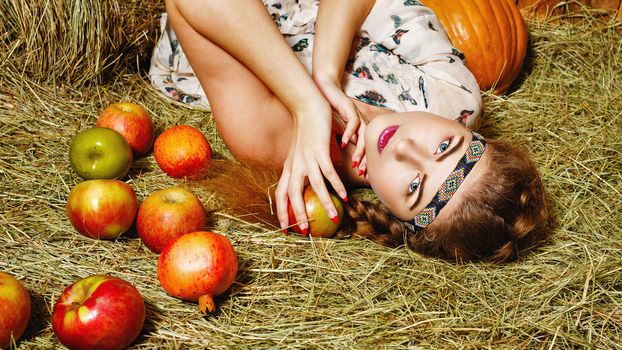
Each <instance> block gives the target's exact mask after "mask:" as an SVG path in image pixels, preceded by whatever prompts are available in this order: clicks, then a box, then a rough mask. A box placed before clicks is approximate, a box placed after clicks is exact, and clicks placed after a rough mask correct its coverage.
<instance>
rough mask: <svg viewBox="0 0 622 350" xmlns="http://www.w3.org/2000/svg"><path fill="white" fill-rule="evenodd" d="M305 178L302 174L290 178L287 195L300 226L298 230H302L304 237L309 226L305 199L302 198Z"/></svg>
mask: <svg viewBox="0 0 622 350" xmlns="http://www.w3.org/2000/svg"><path fill="white" fill-rule="evenodd" d="M304 177H305V176H304V174H302V173H299V174H296V175H293V176H292V177H290V179H289V186H288V189H287V194H288V196H289V201H290V204H291V206H292V211H293V212H294V216H295V217H296V223H297V224H298V228H300V231H301V232H302V234H303V235H307V230H308V227H309V224H308V219H307V211H306V209H305V203H304V199H303V197H302V191H303V188H304Z"/></svg>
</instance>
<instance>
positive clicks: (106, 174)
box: [69, 128, 133, 180]
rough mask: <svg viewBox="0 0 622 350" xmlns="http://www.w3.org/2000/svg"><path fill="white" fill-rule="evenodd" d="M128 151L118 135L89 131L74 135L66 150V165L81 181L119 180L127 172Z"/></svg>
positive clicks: (98, 129) (106, 129)
mask: <svg viewBox="0 0 622 350" xmlns="http://www.w3.org/2000/svg"><path fill="white" fill-rule="evenodd" d="M132 158H133V156H132V150H131V148H130V146H129V145H128V143H127V141H125V139H124V138H123V136H121V134H119V133H118V132H116V131H114V130H112V129H108V128H91V129H86V130H83V131H81V132H79V133H77V134H76V136H74V137H73V139H72V140H71V145H70V146H69V163H70V164H71V167H72V168H73V170H74V171H75V172H76V174H78V175H79V176H80V177H81V178H83V179H86V180H89V179H120V178H122V177H124V176H125V175H126V174H127V172H128V171H129V170H130V166H131V165H132Z"/></svg>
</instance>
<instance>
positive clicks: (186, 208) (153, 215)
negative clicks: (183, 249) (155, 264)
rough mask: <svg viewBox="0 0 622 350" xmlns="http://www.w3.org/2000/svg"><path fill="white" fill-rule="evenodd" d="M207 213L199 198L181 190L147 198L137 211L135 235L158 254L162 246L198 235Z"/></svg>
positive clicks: (172, 190)
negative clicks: (191, 234) (188, 236)
mask: <svg viewBox="0 0 622 350" xmlns="http://www.w3.org/2000/svg"><path fill="white" fill-rule="evenodd" d="M205 222H206V213H205V208H204V207H203V204H201V200H199V197H197V196H196V195H194V194H193V193H192V192H190V191H189V190H187V189H185V188H182V187H170V188H167V189H164V190H159V191H155V192H153V193H152V194H150V195H149V196H148V197H147V198H146V199H145V200H144V201H143V203H142V204H141V205H140V208H138V215H137V216H136V231H137V233H138V236H139V237H140V239H141V240H142V241H143V243H144V244H145V246H147V248H149V249H151V251H153V252H154V253H160V252H161V251H162V249H163V248H164V246H165V245H166V244H167V243H168V242H170V241H171V240H173V239H174V238H177V237H178V236H181V235H182V234H184V233H189V232H194V231H200V230H202V229H203V226H205Z"/></svg>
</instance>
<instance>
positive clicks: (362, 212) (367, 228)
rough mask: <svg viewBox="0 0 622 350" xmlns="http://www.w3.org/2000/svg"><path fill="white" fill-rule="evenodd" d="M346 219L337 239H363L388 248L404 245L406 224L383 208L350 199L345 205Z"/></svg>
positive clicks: (354, 198)
mask: <svg viewBox="0 0 622 350" xmlns="http://www.w3.org/2000/svg"><path fill="white" fill-rule="evenodd" d="M344 209H345V212H346V214H347V215H346V219H345V220H344V223H343V226H342V228H341V230H340V231H339V232H338V233H337V235H336V236H335V238H349V237H357V236H358V237H363V238H367V239H369V240H372V241H374V242H376V243H379V244H381V245H384V246H388V247H399V246H401V245H403V244H404V235H405V233H406V231H405V227H404V223H403V222H402V221H401V220H399V219H398V218H396V217H394V216H393V215H391V214H389V212H388V211H387V210H386V209H385V208H384V207H382V206H380V205H378V204H376V203H373V202H369V201H363V200H359V199H357V198H356V197H352V198H350V200H349V202H348V203H346V204H345V205H344Z"/></svg>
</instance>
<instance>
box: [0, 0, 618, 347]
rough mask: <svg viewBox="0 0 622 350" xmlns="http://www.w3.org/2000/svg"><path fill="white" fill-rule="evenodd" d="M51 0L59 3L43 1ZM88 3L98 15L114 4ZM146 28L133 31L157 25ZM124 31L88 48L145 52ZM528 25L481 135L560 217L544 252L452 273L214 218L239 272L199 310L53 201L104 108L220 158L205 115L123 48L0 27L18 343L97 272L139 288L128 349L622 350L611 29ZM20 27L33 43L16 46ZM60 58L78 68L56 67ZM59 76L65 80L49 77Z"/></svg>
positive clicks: (1, 134) (156, 173) (66, 185)
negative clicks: (122, 106)
mask: <svg viewBox="0 0 622 350" xmlns="http://www.w3.org/2000/svg"><path fill="white" fill-rule="evenodd" d="M16 3H20V2H19V1H18V0H7V1H5V2H3V3H2V4H0V9H1V11H2V13H0V15H1V16H0V21H2V20H4V21H5V22H4V23H3V22H0V28H7V25H15V23H9V24H7V21H6V19H7V17H6V11H7V9H8V8H10V7H11V6H13V5H14V4H16ZM59 3H65V2H63V1H60V2H49V3H47V4H48V5H49V6H56V5H55V4H59ZM67 3H68V1H67ZM75 3H78V2H75ZM134 3H136V2H134ZM20 4H21V5H19V6H17V7H20V6H21V7H20V8H22V9H23V8H24V6H25V5H24V4H25V3H20ZM89 4H90V2H89ZM93 4H95V2H93ZM93 4H91V5H93ZM98 4H99V5H100V6H101V7H100V9H104V10H102V11H108V10H106V9H110V8H114V6H113V7H110V6H111V5H105V4H103V3H101V4H100V3H98ZM128 4H129V3H128ZM20 16H22V15H20ZM44 16H45V15H44ZM21 18H22V19H26V18H27V15H23V17H21ZM63 18H65V17H63ZM48 19H49V18H44V19H43V20H42V23H45V21H47V20H48ZM128 20H129V19H128ZM156 21H157V19H156V18H155V17H153V18H151V19H149V20H147V21H146V22H147V23H146V24H145V23H143V24H139V25H137V27H138V28H139V31H140V30H143V29H141V28H154V27H155V26H156ZM27 24H28V25H33V23H27ZM46 25H47V24H46ZM617 26H618V28H619V24H617ZM87 27H89V28H90V25H87ZM30 28H32V27H30ZM110 28H114V26H111V27H109V28H108V29H110ZM4 30H5V29H3V30H0V33H2V32H3V31H4ZM124 30H125V31H126V32H125V33H126V34H124V35H125V38H126V39H123V40H119V41H118V42H117V43H116V44H114V45H113V44H111V43H107V44H106V45H109V46H105V45H104V46H102V48H106V49H107V50H108V49H109V50H111V51H110V52H115V53H118V52H119V51H115V50H123V48H124V47H130V46H132V45H134V46H133V47H148V46H149V44H150V41H149V39H150V38H153V35H154V34H153V32H150V33H149V35H144V34H138V37H140V38H143V39H141V40H138V41H136V38H138V37H137V36H135V35H136V34H131V32H130V30H129V29H127V28H124ZM529 30H530V40H531V47H530V49H529V57H528V62H527V64H526V67H525V70H524V74H523V76H522V77H521V81H520V82H518V83H517V84H516V87H515V89H514V91H513V92H512V93H511V94H509V95H507V96H502V97H495V96H491V95H486V96H485V99H486V106H487V107H486V112H485V115H486V118H487V122H486V123H485V125H483V127H482V128H483V129H482V130H483V133H484V134H485V135H487V136H496V137H499V138H502V139H506V140H513V141H516V142H522V143H525V144H526V145H527V147H528V148H529V149H530V150H531V152H532V154H533V156H534V158H535V160H536V162H537V164H538V165H539V169H540V171H541V172H542V175H543V178H544V181H545V183H546V186H547V190H548V193H549V195H550V197H551V201H552V203H553V206H554V208H555V211H556V214H557V219H558V224H557V225H556V227H555V229H554V232H553V233H552V240H551V242H550V243H549V244H547V245H545V246H543V247H541V248H540V249H538V250H537V251H535V252H533V253H532V254H530V255H528V256H526V257H525V258H524V259H522V260H521V261H519V262H518V263H514V264H509V265H504V266H489V265H481V264H464V265H460V264H458V265H454V264H448V263H444V262H439V261H435V260H432V259H427V258H423V257H421V256H418V255H416V254H414V253H411V252H409V251H407V250H405V249H396V250H390V249H387V248H384V247H381V246H378V245H375V244H373V243H370V242H367V241H336V240H317V239H316V240H308V239H306V238H301V237H297V236H283V235H282V234H280V233H278V232H271V231H268V230H266V229H262V228H261V227H256V226H252V225H249V224H247V223H245V222H244V221H243V220H240V219H239V218H234V217H230V216H227V215H226V214H223V213H218V212H216V213H213V215H212V216H211V221H210V225H211V226H212V228H213V229H215V230H217V231H219V232H222V233H224V234H226V235H227V236H228V237H230V239H231V240H232V242H233V244H234V246H235V249H236V251H237V253H238V256H239V259H240V272H239V275H238V278H237V280H236V282H235V284H234V286H233V288H232V289H231V292H230V294H229V295H227V296H225V297H223V298H221V299H220V300H219V311H218V313H217V314H215V315H213V316H208V317H202V316H201V315H200V314H199V312H198V310H197V308H196V305H194V304H192V303H187V302H182V301H180V300H177V299H175V298H172V297H170V296H168V295H167V294H166V293H165V292H164V290H163V289H162V288H161V287H160V286H159V284H158V281H157V277H156V273H155V270H156V262H157V256H156V255H155V254H153V253H151V252H150V251H148V250H147V249H146V248H145V247H144V246H142V245H141V243H140V240H139V239H138V238H137V237H136V235H135V233H133V232H130V233H129V234H126V235H124V236H122V237H121V238H120V239H118V240H117V241H95V240H90V239H87V238H83V237H81V236H80V235H78V234H77V233H76V232H75V231H74V230H73V228H72V227H71V225H70V224H69V221H68V219H67V217H66V215H65V212H64V207H65V203H66V199H67V195H68V193H69V190H70V189H71V188H72V187H73V186H74V185H76V184H77V183H78V182H80V179H79V178H78V177H77V176H76V175H75V174H74V173H73V172H72V171H71V169H70V167H69V162H68V154H67V153H68V148H69V142H70V140H71V138H72V137H73V135H75V133H76V132H78V131H79V130H82V129H85V128H88V127H90V126H92V125H94V122H95V119H96V117H97V114H98V112H99V111H100V110H101V109H102V108H103V107H104V106H106V105H107V104H109V103H112V102H116V101H119V100H130V101H136V102H139V103H141V104H143V105H144V106H145V107H146V108H147V109H148V110H149V111H150V112H151V113H152V116H153V118H154V121H155V123H156V125H157V127H158V130H163V129H164V128H167V127H169V126H171V125H175V124H179V123H188V124H191V125H194V126H196V127H198V128H200V129H201V130H202V131H204V133H205V134H206V135H207V137H208V139H209V140H210V142H211V143H212V145H213V146H214V148H215V149H216V150H217V152H218V153H219V154H220V156H222V157H229V153H228V152H227V150H226V148H225V146H224V144H223V143H222V140H221V139H220V138H219V136H218V135H217V133H216V131H215V129H214V123H213V120H212V119H211V115H210V114H209V113H205V112H197V111H192V110H188V109H184V108H181V107H177V106H173V105H171V104H168V103H166V102H164V101H163V100H162V99H161V98H160V97H158V96H157V95H156V94H155V93H154V92H153V91H152V90H151V88H150V87H149V85H148V83H147V82H146V81H145V78H144V74H142V73H141V72H140V71H137V70H136V69H135V68H133V67H134V66H135V65H129V66H125V65H121V64H119V62H130V61H136V56H135V55H134V53H133V52H132V51H131V50H130V51H127V52H125V51H124V55H123V56H120V57H117V56H109V55H108V54H107V52H102V53H101V54H99V55H98V54H97V52H96V51H93V47H91V48H89V49H88V50H87V49H86V48H84V50H87V51H81V52H80V53H79V55H74V54H77V52H75V51H72V52H71V54H69V53H67V54H63V53H62V50H61V48H60V47H56V46H55V45H53V44H51V43H50V42H47V43H48V44H46V45H47V46H46V45H40V47H42V48H44V50H45V51H44V52H45V54H44V53H33V52H31V51H29V50H31V49H32V48H34V47H37V46H36V45H34V44H35V42H27V41H28V40H42V41H45V40H46V39H45V38H42V37H38V38H34V36H36V35H44V34H45V33H43V34H35V33H30V35H33V37H31V36H28V33H29V32H28V30H23V31H22V30H10V31H4V33H5V34H4V37H3V40H2V41H0V45H1V46H0V68H1V69H0V177H1V182H0V226H1V228H0V270H2V271H5V272H8V273H11V274H13V275H15V276H17V277H18V278H19V279H20V280H21V281H22V282H23V283H24V285H25V286H26V287H27V288H28V290H29V291H30V293H31V296H32V299H33V316H32V321H31V325H30V327H29V329H28V331H27V334H26V335H25V337H24V338H23V339H22V340H21V341H20V342H19V343H18V346H19V348H21V349H30V348H36V349H55V348H58V347H59V346H60V345H59V343H58V342H57V340H56V338H55V337H54V334H53V332H52V329H51V325H50V312H51V309H52V307H53V304H54V302H55V300H56V298H57V297H58V295H59V294H60V292H61V291H62V290H63V289H64V288H65V287H66V286H68V285H69V284H71V283H73V282H74V281H75V280H77V279H79V278H81V277H86V276H88V275H90V274H95V273H106V274H111V275H114V276H118V277H121V278H124V279H126V280H128V281H130V282H131V283H133V284H134V285H136V286H137V288H138V289H139V290H140V292H141V293H142V295H143V297H144V299H145V302H146V304H147V309H148V312H147V320H146V323H145V326H144V329H143V332H142V334H141V336H140V337H139V339H138V340H137V341H136V342H135V343H134V345H133V347H134V348H136V349H160V348H232V347H235V348H268V347H271V348H405V347H411V348H416V347H418V346H420V347H423V348H434V349H436V348H464V349H473V348H494V349H499V348H504V349H516V348H535V349H544V348H546V349H552V348H598V349H615V348H619V346H620V345H619V344H622V305H621V304H622V299H621V298H620V293H621V291H622V244H621V243H620V242H622V215H621V214H620V212H622V194H621V193H622V154H621V151H620V150H621V149H622V137H621V136H620V135H622V90H621V89H620V86H622V39H621V37H620V36H619V35H618V34H617V28H616V26H615V25H613V23H611V24H610V25H602V24H593V25H592V24H589V23H586V24H575V25H572V26H564V27H551V26H548V25H546V24H544V23H539V22H530V23H529ZM16 33H21V34H19V35H26V38H29V39H24V40H26V42H20V41H16V40H17V39H16V38H17V36H16V35H18V34H16ZM98 35H104V34H102V33H99V32H98ZM115 35H116V34H114V35H112V36H113V37H116V36H115ZM88 40H95V41H96V42H100V43H104V42H106V40H103V41H102V39H101V38H100V39H93V38H91V39H88ZM98 40H99V41H98ZM62 42H64V41H62ZM94 45H95V44H94ZM128 45H129V46H128ZM26 49H28V50H26ZM89 50H90V51H89ZM70 51H71V50H70ZM86 52H90V53H91V54H92V55H91V54H90V55H89V56H85V54H86ZM48 54H49V55H50V56H46V55H48ZM63 55H64V56H63ZM142 55H143V56H148V55H149V52H147V51H145V52H142ZM79 56H81V57H82V58H81V59H80V60H78V61H75V60H74V59H75V58H76V57H79ZM46 57H53V58H50V59H49V61H47V60H46ZM105 57H107V58H106V59H104V58H105ZM63 59H67V60H68V64H70V65H71V64H73V65H74V67H76V69H70V68H67V67H64V65H62V64H61V63H60V62H62V60H63ZM144 59H145V57H140V56H139V60H144ZM37 60H39V61H40V63H41V66H38V65H37V64H36V62H38V61H37ZM105 67H108V70H107V69H105ZM113 68H114V69H113ZM63 69H65V70H63ZM52 72H58V74H57V75H54V74H51V73H52ZM61 72H63V73H62V74H61ZM78 72H80V73H79V74H78ZM102 72H106V73H105V74H102ZM111 72H114V73H115V74H114V75H112V74H109V73H111ZM72 73H75V74H72ZM64 75H67V76H73V78H68V79H66V80H65V79H61V78H63V76H64ZM107 75H110V78H109V79H107V80H104V79H103V78H105V76H107ZM80 76H89V77H90V78H89V79H82V78H80ZM54 77H55V78H54ZM98 80H102V82H101V83H98V84H85V82H87V81H98ZM127 181H128V183H130V184H131V185H132V186H133V187H134V188H135V189H136V191H137V194H138V196H139V199H144V198H145V197H146V196H147V195H148V194H150V193H151V192H153V191H154V190H156V189H160V188H165V187H168V186H170V185H173V184H183V185H185V186H188V187H190V188H191V189H192V190H193V191H195V192H196V193H197V194H198V195H199V196H200V198H201V199H202V201H203V202H204V204H205V205H206V206H207V207H208V208H211V209H213V208H217V207H218V206H219V205H220V203H219V202H218V201H219V200H218V198H217V197H216V196H214V194H213V193H212V192H211V191H210V189H208V188H201V187H199V186H197V185H196V184H194V183H191V182H181V181H177V180H173V179H171V178H169V177H167V176H166V175H164V174H163V173H162V172H161V171H160V170H159V169H158V167H157V165H156V164H155V162H154V159H153V156H152V155H148V156H147V157H145V158H142V159H139V160H137V161H136V162H135V164H134V166H133V167H132V170H131V173H130V176H129V177H128V178H127Z"/></svg>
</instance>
